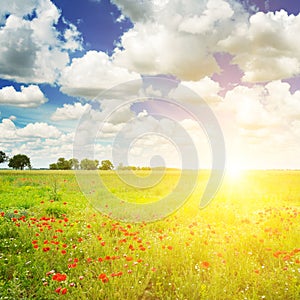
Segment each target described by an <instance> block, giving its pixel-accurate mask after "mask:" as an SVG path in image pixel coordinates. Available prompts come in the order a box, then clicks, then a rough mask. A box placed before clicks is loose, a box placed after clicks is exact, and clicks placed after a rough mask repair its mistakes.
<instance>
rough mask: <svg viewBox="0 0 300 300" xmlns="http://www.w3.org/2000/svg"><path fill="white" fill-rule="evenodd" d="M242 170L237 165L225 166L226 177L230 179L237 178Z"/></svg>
mask: <svg viewBox="0 0 300 300" xmlns="http://www.w3.org/2000/svg"><path fill="white" fill-rule="evenodd" d="M242 173H243V170H242V169H241V168H240V167H239V166H237V165H230V166H227V167H226V177H228V178H229V179H231V180H238V179H240V178H241V176H242Z"/></svg>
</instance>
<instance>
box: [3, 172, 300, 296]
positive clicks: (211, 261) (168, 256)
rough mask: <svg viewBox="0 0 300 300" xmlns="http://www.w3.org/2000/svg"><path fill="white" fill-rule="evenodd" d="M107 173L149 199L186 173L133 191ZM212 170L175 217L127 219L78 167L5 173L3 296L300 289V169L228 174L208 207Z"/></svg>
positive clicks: (291, 292)
mask: <svg viewBox="0 0 300 300" xmlns="http://www.w3.org/2000/svg"><path fill="white" fill-rule="evenodd" d="M87 174H88V173H87ZM101 174H102V175H101V176H102V178H103V181H104V182H105V184H106V185H107V187H108V188H109V189H110V191H111V192H112V193H113V194H115V195H116V196H117V197H119V198H121V199H124V201H129V202H138V203H144V202H145V203H146V202H151V201H152V202H153V201H156V200H158V199H160V198H161V197H163V196H165V195H167V194H168V193H172V191H173V189H174V187H175V186H176V182H177V180H178V173H176V172H171V171H170V172H168V173H167V174H165V175H164V176H163V178H162V180H161V181H160V182H159V183H158V184H157V185H155V186H153V187H152V188H149V189H142V188H140V189H136V188H135V189H134V188H132V187H130V186H127V185H126V184H125V183H124V182H122V181H120V180H119V179H118V177H117V176H116V175H115V174H114V173H113V172H103V173H101ZM138 175H140V177H141V178H142V177H143V176H146V175H147V174H146V173H143V172H141V173H138ZM87 178H88V177H87ZM207 179H208V173H207V172H203V174H200V176H199V179H198V185H197V187H196V189H195V190H194V193H193V194H192V195H191V196H190V198H189V199H188V201H187V202H186V203H185V205H184V206H183V207H182V208H181V209H179V210H178V211H177V212H176V213H175V214H172V215H170V216H169V217H168V218H165V219H163V220H161V221H157V222H151V223H145V222H142V223H128V222H121V221H120V222H119V221H117V220H114V219H110V218H109V217H107V216H104V215H102V214H101V213H99V212H98V211H96V210H94V209H93V207H92V206H91V205H90V204H89V202H88V200H87V199H86V197H85V196H84V195H83V194H82V193H81V191H80V189H79V187H78V184H77V180H76V177H75V175H74V173H73V172H72V171H61V172H59V171H53V172H52V171H43V172H42V171H22V172H17V171H1V172H0V299H56V298H64V299H113V300H114V299H131V300H133V299H164V300H167V299H172V300H173V299H187V300H191V299H197V300H198V299H228V300H229V299H230V300H231V299H282V300H288V299H300V234H299V232H300V172H298V171H248V172H245V173H243V174H240V175H239V176H237V177H235V178H234V177H228V178H225V179H224V182H223V185H222V187H221V189H220V190H219V192H218V193H217V195H216V197H215V199H214V200H213V201H212V202H211V203H210V204H209V205H208V206H207V207H206V208H205V209H201V210H200V209H199V208H198V206H199V201H200V197H201V194H202V192H203V190H204V187H205V184H206V182H207ZM96 195H97V197H101V191H99V190H97V187H96ZM178 197H180V193H179V194H178ZM103 201H105V199H103Z"/></svg>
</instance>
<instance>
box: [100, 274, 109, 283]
mask: <svg viewBox="0 0 300 300" xmlns="http://www.w3.org/2000/svg"><path fill="white" fill-rule="evenodd" d="M98 279H100V280H101V281H102V282H103V283H107V282H108V281H109V279H108V277H107V276H106V274H104V273H101V274H100V275H99V276H98Z"/></svg>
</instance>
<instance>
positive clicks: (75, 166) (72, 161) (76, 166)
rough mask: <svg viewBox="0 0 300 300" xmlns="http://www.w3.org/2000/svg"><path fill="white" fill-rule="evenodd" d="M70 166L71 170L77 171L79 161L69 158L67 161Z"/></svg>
mask: <svg viewBox="0 0 300 300" xmlns="http://www.w3.org/2000/svg"><path fill="white" fill-rule="evenodd" d="M69 162H70V164H71V169H74V170H78V169H79V160H78V159H77V158H71V159H70V160H69Z"/></svg>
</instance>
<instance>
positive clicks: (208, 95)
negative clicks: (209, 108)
mask: <svg viewBox="0 0 300 300" xmlns="http://www.w3.org/2000/svg"><path fill="white" fill-rule="evenodd" d="M220 91H221V87H220V85H219V83H218V82H216V81H213V80H212V79H210V78H209V77H205V78H203V79H201V80H199V81H182V82H181V83H180V84H179V85H178V86H177V87H176V88H175V89H173V90H172V91H171V92H170V93H169V97H170V98H172V99H175V100H178V101H181V102H195V103H197V102H198V103H199V98H201V99H203V100H204V101H206V102H207V103H215V102H220V101H221V100H222V97H221V96H219V95H218V93H219V92H220Z"/></svg>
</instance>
